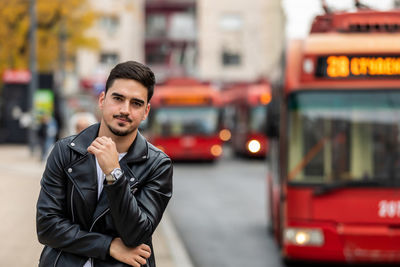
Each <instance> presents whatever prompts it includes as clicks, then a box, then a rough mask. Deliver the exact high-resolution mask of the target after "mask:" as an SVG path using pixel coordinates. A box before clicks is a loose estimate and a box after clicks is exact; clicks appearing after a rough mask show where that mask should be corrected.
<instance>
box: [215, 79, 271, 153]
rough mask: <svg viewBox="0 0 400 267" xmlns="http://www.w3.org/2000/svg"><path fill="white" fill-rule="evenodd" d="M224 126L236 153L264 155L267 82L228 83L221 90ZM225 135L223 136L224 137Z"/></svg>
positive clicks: (269, 96)
mask: <svg viewBox="0 0 400 267" xmlns="http://www.w3.org/2000/svg"><path fill="white" fill-rule="evenodd" d="M222 98H223V102H224V124H225V125H224V126H225V127H226V129H228V130H229V131H230V144H231V147H232V150H233V152H234V153H235V154H237V155H244V156H248V157H258V158H260V157H265V156H266V153H267V150H268V142H267V137H266V135H265V125H266V116H267V104H268V103H269V102H270V101H271V88H270V85H269V83H267V82H259V83H241V84H233V85H229V86H226V87H225V88H224V90H223V91H222ZM222 138H223V137H222Z"/></svg>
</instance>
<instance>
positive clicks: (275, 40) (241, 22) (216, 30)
mask: <svg viewBox="0 0 400 267" xmlns="http://www.w3.org/2000/svg"><path fill="white" fill-rule="evenodd" d="M197 23H198V57H197V59H198V61H197V66H198V76H199V77H200V78H201V79H202V80H210V81H215V82H235V81H249V82H251V81H254V80H258V79H261V78H266V79H270V80H274V79H277V78H278V77H279V76H280V75H281V71H280V67H279V66H280V64H281V61H282V54H283V48H284V13H283V9H282V6H281V0H247V1H246V0H237V1H231V0H218V1H213V0H198V1H197Z"/></svg>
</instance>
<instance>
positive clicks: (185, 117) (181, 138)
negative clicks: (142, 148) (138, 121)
mask: <svg viewBox="0 0 400 267" xmlns="http://www.w3.org/2000/svg"><path fill="white" fill-rule="evenodd" d="M220 104H221V100H220V94H219V91H218V90H217V89H216V88H214V87H213V86H210V85H208V84H204V83H200V82H198V81H196V80H193V79H188V78H179V79H178V78H175V79H170V80H169V81H167V82H166V83H165V84H162V85H158V86H157V87H156V89H155V91H154V96H153V98H152V100H151V112H150V117H149V121H148V127H149V132H148V136H149V140H150V142H151V143H152V144H154V145H155V146H157V147H158V148H160V149H161V150H163V151H164V152H165V153H167V154H168V155H169V156H170V157H171V158H172V159H174V160H214V159H216V158H218V157H220V156H221V155H222V140H221V139H220V138H219V129H220Z"/></svg>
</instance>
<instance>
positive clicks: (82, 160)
mask: <svg viewBox="0 0 400 267" xmlns="http://www.w3.org/2000/svg"><path fill="white" fill-rule="evenodd" d="M98 130H99V124H95V125H92V126H90V127H89V128H87V129H86V130H84V131H83V132H81V133H80V134H78V135H77V136H76V137H75V138H74V139H73V140H72V141H71V143H69V144H68V146H69V148H70V149H72V150H74V151H76V152H78V153H79V154H81V157H79V158H78V159H77V160H75V161H74V162H72V163H71V164H70V165H69V166H67V168H66V171H67V173H68V175H69V177H70V179H71V180H72V182H73V184H74V185H75V187H76V190H77V191H78V192H79V193H80V195H81V197H82V198H83V199H84V202H85V203H84V204H85V205H86V206H87V207H88V209H89V214H93V212H94V210H95V208H96V204H97V188H98V186H97V171H96V158H95V156H94V155H92V154H90V153H88V152H87V148H88V147H89V146H90V144H91V143H92V142H93V140H94V139H95V138H96V137H97V133H98Z"/></svg>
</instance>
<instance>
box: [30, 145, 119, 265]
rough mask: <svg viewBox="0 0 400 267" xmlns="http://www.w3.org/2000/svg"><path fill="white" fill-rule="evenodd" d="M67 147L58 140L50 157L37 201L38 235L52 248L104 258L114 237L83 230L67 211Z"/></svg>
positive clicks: (41, 240)
mask: <svg viewBox="0 0 400 267" xmlns="http://www.w3.org/2000/svg"><path fill="white" fill-rule="evenodd" d="M67 149H68V148H67V147H66V145H63V143H62V140H61V141H59V142H57V143H56V145H55V147H54V149H53V150H52V152H51V154H50V156H49V158H48V160H47V164H46V168H45V171H44V173H43V177H42V180H41V190H40V194H39V198H38V202H37V205H36V230H37V235H38V239H39V242H40V243H42V244H44V245H47V246H49V247H52V248H56V249H60V250H62V251H66V252H69V253H74V254H78V255H82V256H86V257H94V258H99V259H103V260H104V259H106V258H107V256H108V252H109V247H110V243H111V241H112V238H111V237H110V236H107V235H104V234H100V233H95V232H88V231H84V230H82V229H81V227H80V225H79V224H76V223H73V222H72V220H71V218H70V217H71V216H69V215H68V214H67V205H66V201H67V197H66V194H67V179H68V178H67V177H66V175H65V173H64V166H65V162H66V160H65V156H66V154H67V153H65V151H66V150H67Z"/></svg>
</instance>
